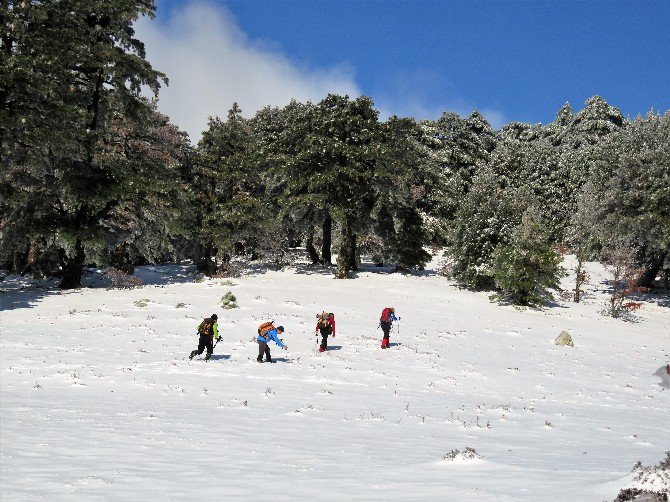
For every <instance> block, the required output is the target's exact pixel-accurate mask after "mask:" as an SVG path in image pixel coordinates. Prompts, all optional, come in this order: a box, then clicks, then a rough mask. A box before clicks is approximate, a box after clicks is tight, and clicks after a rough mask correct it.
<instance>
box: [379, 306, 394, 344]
mask: <svg viewBox="0 0 670 502" xmlns="http://www.w3.org/2000/svg"><path fill="white" fill-rule="evenodd" d="M397 320H398V318H397V317H396V316H395V309H394V308H393V307H386V308H385V309H384V310H382V315H381V317H380V318H379V326H381V328H382V331H383V332H384V338H383V339H382V349H387V348H388V347H389V333H390V332H391V326H393V321H397Z"/></svg>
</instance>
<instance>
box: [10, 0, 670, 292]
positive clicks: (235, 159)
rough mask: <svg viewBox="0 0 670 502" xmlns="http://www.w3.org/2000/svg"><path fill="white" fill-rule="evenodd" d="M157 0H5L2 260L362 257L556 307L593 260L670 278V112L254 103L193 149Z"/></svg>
mask: <svg viewBox="0 0 670 502" xmlns="http://www.w3.org/2000/svg"><path fill="white" fill-rule="evenodd" d="M154 9H155V7H154V3H153V1H152V0H113V1H109V0H108V1H105V0H89V1H83V0H69V1H56V0H43V1H39V2H37V1H13V0H2V1H0V27H1V29H2V32H1V33H0V35H1V42H0V44H1V45H0V102H1V103H2V107H1V109H0V170H1V171H0V176H1V179H0V269H3V270H4V271H5V273H11V274H29V275H31V276H34V277H58V278H59V279H60V287H61V288H65V289H69V288H77V287H80V285H81V279H82V274H83V271H84V269H85V267H101V268H107V267H109V268H110V269H114V270H117V271H118V272H119V273H122V274H129V275H132V273H133V269H134V267H135V266H139V265H144V264H149V263H177V262H185V261H189V262H191V263H193V264H195V265H196V266H197V268H198V270H199V271H201V272H203V273H205V274H207V275H210V276H211V275H217V274H222V275H226V274H234V273H235V272H236V270H238V268H237V267H239V266H240V265H239V264H240V263H249V262H251V261H262V262H265V263H268V264H271V265H272V266H276V267H282V266H284V265H285V264H286V262H287V253H288V251H289V250H290V249H292V248H295V247H301V248H304V249H305V250H306V253H307V256H308V257H309V259H310V260H311V262H312V263H313V264H320V265H321V266H330V267H332V272H333V274H334V276H335V277H337V278H340V279H346V278H350V277H354V276H355V274H353V272H355V271H356V270H357V269H358V268H359V266H360V265H361V259H362V257H364V258H365V259H366V260H370V261H371V262H373V263H374V264H376V265H380V266H381V265H384V266H387V267H392V268H393V269H394V270H396V271H398V272H405V273H407V272H412V271H414V270H420V269H422V268H423V267H424V266H425V265H426V263H427V262H428V261H429V260H430V258H431V254H430V252H429V251H430V250H431V249H432V250H438V249H439V250H440V251H439V252H440V253H442V252H444V260H443V266H442V268H441V269H440V273H442V274H444V275H445V276H447V277H449V278H450V279H452V280H454V281H456V282H457V283H458V284H461V285H462V286H464V287H467V288H472V289H477V290H488V291H491V292H492V293H494V294H495V298H497V299H498V300H499V301H504V302H510V303H513V304H517V305H542V304H543V303H545V302H546V301H547V300H548V299H550V298H551V294H552V291H553V290H554V289H555V288H556V286H557V285H558V280H559V279H560V277H561V276H562V275H563V274H565V273H566V272H567V271H564V270H563V269H562V268H561V266H560V263H561V256H562V255H563V254H565V253H569V254H572V255H574V256H575V257H576V262H577V265H576V269H575V270H572V271H570V273H571V274H572V275H574V276H575V289H574V291H573V292H572V293H573V296H574V300H575V301H579V293H580V281H583V280H586V278H585V277H584V272H583V268H582V266H583V263H584V262H585V261H593V260H597V261H600V262H603V263H605V264H606V265H607V266H608V267H611V270H612V271H613V274H614V277H615V279H616V280H617V281H619V282H621V283H622V284H623V286H622V288H624V290H625V289H626V288H628V290H629V291H630V290H631V288H633V289H636V290H640V291H641V290H643V289H651V288H667V287H668V282H669V281H670V253H669V250H670V111H665V112H660V113H659V112H658V111H655V110H650V111H649V112H648V113H647V114H646V115H645V116H639V117H636V118H627V117H625V116H623V115H622V113H621V111H620V110H619V109H617V108H616V106H613V105H611V104H609V103H608V102H607V101H606V100H605V99H603V98H602V97H600V96H597V95H595V96H593V97H591V98H590V99H588V100H587V101H586V102H585V103H584V104H583V105H581V104H580V106H581V108H580V109H573V108H572V107H571V106H570V105H568V104H565V105H564V106H563V107H562V108H561V109H560V110H558V111H557V113H556V117H555V119H554V120H553V121H552V122H551V123H548V124H525V123H519V122H512V123H508V124H506V125H504V126H503V127H502V128H501V129H500V130H494V129H493V128H492V127H491V125H490V124H489V123H488V122H487V121H486V119H485V118H484V117H483V116H482V115H481V114H480V113H478V112H477V111H474V112H472V113H471V114H470V115H469V116H467V117H462V116H459V115H458V114H455V113H449V112H445V113H443V114H442V115H441V116H440V117H439V118H438V119H437V120H419V119H415V118H408V117H397V116H392V117H390V118H388V119H386V120H382V119H381V118H380V114H379V111H378V110H377V109H376V108H375V104H374V103H373V101H372V100H371V99H370V98H368V97H365V96H359V97H351V96H340V95H327V96H324V97H323V99H321V101H319V102H304V103H303V102H298V101H293V102H291V103H289V104H288V105H286V106H283V107H276V106H267V107H265V108H263V109H261V110H258V111H257V112H255V113H254V114H253V116H251V117H249V116H248V115H247V114H243V110H241V109H240V107H239V106H238V105H237V104H236V103H230V104H226V108H227V107H228V106H230V110H229V111H228V114H227V116H225V117H217V116H213V117H211V118H210V120H209V123H208V125H207V128H206V130H205V131H203V134H202V138H201V139H200V140H199V141H198V142H197V144H194V143H192V142H191V141H190V139H189V138H188V136H187V135H186V134H185V133H184V132H182V131H180V130H179V128H178V127H176V126H175V125H174V124H172V123H171V122H170V118H169V117H167V116H165V115H164V114H162V113H160V112H159V111H158V108H157V99H158V95H159V89H160V87H161V86H162V85H166V84H168V79H169V75H165V74H163V73H161V71H160V69H157V68H154V67H153V66H152V65H151V62H150V61H148V60H147V57H146V53H145V49H144V45H143V44H142V42H141V41H140V40H138V39H137V38H136V35H135V32H134V29H133V23H134V22H135V20H137V19H138V17H140V16H152V15H153V13H154Z"/></svg>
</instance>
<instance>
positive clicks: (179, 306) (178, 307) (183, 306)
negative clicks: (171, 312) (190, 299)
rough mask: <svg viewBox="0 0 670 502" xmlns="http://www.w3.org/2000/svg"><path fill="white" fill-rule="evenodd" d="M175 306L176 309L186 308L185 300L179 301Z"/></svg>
mask: <svg viewBox="0 0 670 502" xmlns="http://www.w3.org/2000/svg"><path fill="white" fill-rule="evenodd" d="M175 308H176V309H185V308H186V304H185V303H183V302H179V303H178V304H177V305H176V306H175Z"/></svg>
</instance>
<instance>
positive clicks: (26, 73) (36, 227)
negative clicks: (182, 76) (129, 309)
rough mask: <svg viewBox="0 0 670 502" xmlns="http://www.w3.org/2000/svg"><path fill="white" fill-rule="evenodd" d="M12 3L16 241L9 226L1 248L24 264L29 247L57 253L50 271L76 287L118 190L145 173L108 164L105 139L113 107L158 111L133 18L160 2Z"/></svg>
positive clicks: (10, 119) (9, 184)
mask: <svg viewBox="0 0 670 502" xmlns="http://www.w3.org/2000/svg"><path fill="white" fill-rule="evenodd" d="M11 4H12V5H11V8H10V6H9V5H7V2H5V3H3V4H2V6H1V15H2V17H3V23H2V26H3V36H2V48H1V50H2V52H3V55H4V61H3V86H2V87H3V89H2V91H0V92H1V95H0V99H1V100H2V113H5V114H6V116H3V117H2V119H3V120H2V121H0V122H1V123H2V127H0V145H1V151H2V162H3V166H2V167H3V169H2V173H3V180H2V181H3V183H2V187H3V188H2V190H3V194H2V195H3V197H2V198H3V199H4V201H5V202H3V204H4V205H5V207H3V211H2V214H3V217H2V218H3V221H2V228H4V229H7V228H12V230H13V231H12V233H13V236H12V241H14V242H15V243H9V244H8V242H7V241H8V234H7V233H6V231H3V233H2V234H1V235H0V248H2V249H3V254H4V255H5V256H7V255H9V256H12V257H13V258H14V259H12V260H10V261H12V262H13V263H14V264H17V262H18V263H20V264H22V265H25V264H26V263H27V260H26V259H25V258H26V257H27V255H28V253H29V252H32V253H33V256H38V257H39V255H50V256H53V257H54V258H55V260H50V263H53V264H54V265H57V267H58V270H53V269H52V270H50V271H48V272H52V273H58V274H60V276H61V278H62V280H61V284H60V285H61V287H62V288H72V287H77V286H79V284H80V279H81V274H82V269H83V265H84V263H85V262H86V261H87V260H88V259H89V257H90V256H91V253H92V251H95V250H96V249H99V248H100V247H101V246H102V244H101V243H102V240H103V239H102V236H101V232H102V227H101V226H100V224H99V222H100V220H101V218H104V217H106V216H108V215H109V211H110V210H111V208H113V207H114V206H115V205H116V204H117V201H118V199H119V193H120V192H126V193H132V192H133V191H134V186H133V185H134V182H133V183H130V181H131V179H133V178H135V179H137V177H138V176H139V177H142V176H144V174H143V173H142V171H141V170H140V171H139V172H138V171H136V170H135V168H136V167H138V165H137V164H132V165H131V164H128V165H123V166H119V165H116V166H115V168H114V169H113V170H112V171H110V170H109V169H108V167H109V166H108V165H107V166H103V165H101V164H100V158H99V153H100V150H99V147H100V142H101V139H102V138H103V137H104V136H105V134H106V133H107V132H108V130H107V129H108V128H109V127H110V125H111V124H112V118H113V114H115V113H123V114H124V116H125V117H126V119H127V120H133V121H135V122H136V123H137V124H146V123H147V122H148V121H150V120H151V113H150V112H149V109H150V108H149V105H148V104H147V103H146V101H144V100H143V99H142V98H141V88H142V87H143V86H146V87H148V88H150V89H151V90H153V91H154V93H156V92H157V91H158V87H159V85H160V80H162V79H163V80H164V75H162V74H161V73H160V72H158V71H156V70H154V69H153V68H152V67H151V65H150V64H149V63H148V62H147V61H146V59H145V52H144V46H143V44H142V42H141V41H139V40H138V39H137V38H135V32H134V29H133V23H134V22H135V20H136V19H137V18H138V17H139V16H141V15H150V16H151V15H153V12H154V4H153V2H152V1H147V0H142V1H140V0H137V1H123V2H118V1H115V2H107V1H102V0H92V1H83V0H73V1H70V2H11ZM5 21H6V22H5ZM5 119H7V120H5ZM129 176H130V177H129ZM147 176H150V174H148V175H147ZM21 248H23V249H21ZM93 254H95V253H93ZM21 255H23V257H22V256H21ZM17 256H18V257H19V258H18V260H17V259H16V257H17Z"/></svg>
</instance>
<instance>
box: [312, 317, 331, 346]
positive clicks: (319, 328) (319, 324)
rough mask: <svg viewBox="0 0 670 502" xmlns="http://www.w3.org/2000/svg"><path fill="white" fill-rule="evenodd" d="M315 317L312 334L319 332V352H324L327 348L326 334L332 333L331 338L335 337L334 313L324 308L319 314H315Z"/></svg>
mask: <svg viewBox="0 0 670 502" xmlns="http://www.w3.org/2000/svg"><path fill="white" fill-rule="evenodd" d="M316 318H317V319H318V321H316V328H315V329H314V334H317V333H318V332H321V345H320V346H319V352H325V351H326V350H327V349H328V335H333V338H335V315H334V314H333V313H332V312H326V311H325V310H324V311H323V312H321V313H320V314H316Z"/></svg>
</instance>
